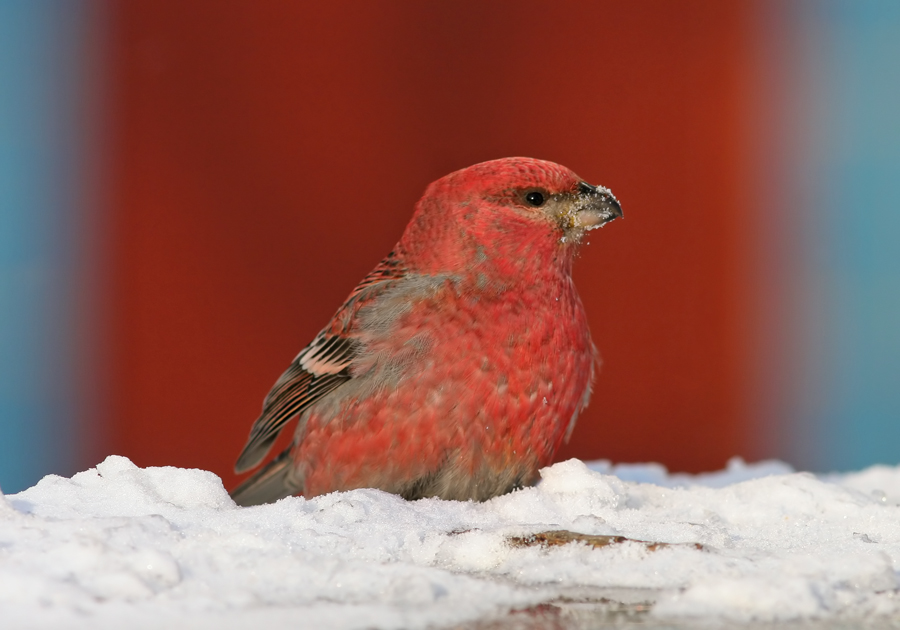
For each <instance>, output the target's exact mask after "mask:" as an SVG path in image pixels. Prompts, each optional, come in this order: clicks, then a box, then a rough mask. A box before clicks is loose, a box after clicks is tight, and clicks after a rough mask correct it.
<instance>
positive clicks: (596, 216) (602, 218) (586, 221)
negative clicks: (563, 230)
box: [575, 182, 622, 230]
mask: <svg viewBox="0 0 900 630" xmlns="http://www.w3.org/2000/svg"><path fill="white" fill-rule="evenodd" d="M576 208H577V210H576V213H575V222H576V224H577V225H578V227H581V228H583V229H585V230H593V229H595V228H598V227H602V226H604V225H606V224H607V223H609V222H610V221H612V220H613V219H618V218H621V217H622V206H620V205H619V201H618V199H616V198H615V196H614V195H613V194H612V191H610V190H609V189H608V188H603V187H602V186H591V185H590V184H588V183H586V182H580V183H579V184H578V193H577V201H576Z"/></svg>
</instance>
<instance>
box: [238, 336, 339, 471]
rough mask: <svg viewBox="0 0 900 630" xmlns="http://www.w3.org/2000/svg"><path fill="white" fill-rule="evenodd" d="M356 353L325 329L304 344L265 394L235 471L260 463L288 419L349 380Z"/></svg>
mask: <svg viewBox="0 0 900 630" xmlns="http://www.w3.org/2000/svg"><path fill="white" fill-rule="evenodd" d="M353 354H354V353H353V346H352V343H351V342H350V340H349V339H346V338H342V337H339V336H337V335H329V334H326V333H320V334H319V335H318V336H317V337H316V338H315V340H314V341H313V342H312V343H311V344H309V345H308V346H307V347H306V348H304V349H303V351H302V352H301V353H300V354H299V355H298V356H297V358H296V359H294V361H293V362H292V363H291V366H290V367H289V368H288V369H287V371H286V372H285V373H284V374H282V375H281V378H279V379H278V381H277V382H276V383H275V385H274V386H273V387H272V390H271V391H270V392H269V395H268V396H266V400H265V401H264V402H263V410H262V414H261V415H260V416H259V418H258V419H257V421H256V422H255V423H253V428H252V429H251V430H250V438H249V439H248V440H247V445H246V446H245V447H244V450H243V451H241V454H240V456H239V457H238V460H237V463H236V464H235V466H234V469H235V471H236V472H243V471H245V470H248V469H250V468H253V467H254V466H256V465H257V464H259V463H260V462H261V461H262V459H263V458H264V457H265V456H266V453H268V452H269V449H270V448H271V447H272V443H273V442H274V441H275V438H277V437H278V434H279V433H280V432H281V430H282V429H283V428H284V425H285V424H286V423H287V421H288V420H290V419H291V418H293V417H294V416H296V415H297V414H300V413H302V412H303V411H304V410H305V409H306V408H307V407H309V406H310V405H311V404H313V403H314V402H316V401H317V400H319V399H320V398H322V396H325V395H326V394H328V393H329V392H331V391H332V390H334V389H335V388H336V387H338V386H339V385H340V384H341V383H343V382H344V381H346V380H348V379H349V378H350V370H349V367H350V362H351V361H352V359H353Z"/></svg>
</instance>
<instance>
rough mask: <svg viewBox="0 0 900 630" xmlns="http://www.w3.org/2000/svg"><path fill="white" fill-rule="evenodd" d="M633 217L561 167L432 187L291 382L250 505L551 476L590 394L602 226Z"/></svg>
mask: <svg viewBox="0 0 900 630" xmlns="http://www.w3.org/2000/svg"><path fill="white" fill-rule="evenodd" d="M621 216H622V209H621V207H620V206H619V203H618V201H617V200H616V198H615V197H614V196H613V195H612V193H611V192H610V191H609V190H607V189H605V188H601V187H596V186H591V185H589V184H587V183H585V182H584V181H583V180H582V179H581V178H580V177H578V176H577V175H575V173H573V172H572V171H570V170H569V169H567V168H566V167H564V166H560V165H559V164H554V163H552V162H545V161H542V160H535V159H531V158H506V159H502V160H494V161H491V162H484V163H481V164H476V165H475V166H470V167H469V168H465V169H463V170H460V171H457V172H455V173H451V174H450V175H447V176H446V177H443V178H442V179H439V180H437V181H436V182H434V183H433V184H431V185H430V186H429V187H428V189H427V190H426V191H425V194H424V196H423V197H422V199H421V200H419V202H418V204H416V208H415V212H414V213H413V217H412V219H411V220H410V222H409V225H408V226H407V227H406V231H405V232H404V233H403V237H402V238H401V239H400V242H399V243H398V244H397V246H396V247H395V248H394V251H392V252H391V253H390V254H388V256H387V258H385V259H384V260H383V261H382V262H381V264H379V265H378V266H377V267H375V269H374V270H373V271H372V273H370V274H369V275H368V276H366V278H365V279H364V280H363V281H362V282H361V283H360V284H359V286H357V287H356V288H355V289H354V290H353V292H352V293H351V294H350V296H349V297H348V298H347V301H346V302H344V304H343V305H342V306H341V307H340V308H339V309H338V312H337V313H336V314H335V316H334V317H333V318H332V320H331V321H330V322H329V323H328V325H326V326H325V328H324V329H323V330H322V331H321V332H320V333H319V334H318V335H316V338H315V339H313V341H312V343H310V344H309V345H308V346H306V347H305V348H304V349H303V350H302V351H301V352H300V354H298V355H297V358H296V359H294V361H293V363H291V366H290V367H289V368H288V370H287V371H286V372H285V373H284V374H283V375H282V376H281V378H280V379H278V382H276V383H275V385H274V387H273V388H272V390H271V391H270V392H269V395H268V396H267V397H266V400H265V402H264V404H263V411H262V415H261V416H260V417H259V419H258V420H257V421H256V422H255V423H254V424H253V428H252V430H251V431H250V438H249V439H248V441H247V444H246V446H245V447H244V450H243V451H242V452H241V454H240V456H239V457H238V460H237V464H236V465H235V470H236V471H237V472H243V471H246V470H249V469H251V468H254V467H256V466H258V465H259V464H260V462H261V461H262V460H263V458H264V457H265V456H266V454H267V453H268V452H269V450H270V449H271V447H272V444H273V442H274V441H275V438H276V437H277V436H278V434H279V433H280V432H281V431H282V430H283V429H284V428H285V427H286V426H287V422H288V421H289V420H290V419H291V418H293V417H295V416H296V417H297V418H298V420H299V422H298V425H297V429H296V432H295V435H294V440H293V443H292V444H291V446H290V447H289V448H288V449H286V450H285V451H284V452H283V453H281V454H280V455H279V456H278V457H276V458H275V459H274V460H273V461H271V462H270V463H268V464H267V465H266V466H264V467H263V468H262V469H260V470H259V471H258V472H256V474H254V475H253V476H252V477H250V478H249V479H247V480H246V481H244V483H242V484H241V485H240V486H239V487H238V488H236V489H235V490H234V491H233V492H232V497H233V498H234V500H235V501H236V502H237V503H238V504H240V505H257V504H260V503H268V502H271V501H276V500H278V499H280V498H282V497H286V496H289V495H292V494H302V495H304V496H306V497H314V496H317V495H320V494H325V493H328V492H334V491H337V490H350V489H353V488H380V489H382V490H386V491H387V492H393V493H396V494H399V495H400V496H402V497H405V498H407V499H417V498H421V497H440V498H443V499H456V500H467V499H474V500H477V501H484V500H486V499H490V498H491V497H495V496H497V495H500V494H503V493H505V492H509V491H511V490H513V489H515V488H519V487H521V486H525V485H530V484H532V483H534V482H535V481H536V480H537V477H538V469H540V468H541V467H543V466H546V465H548V464H550V463H551V461H552V459H553V455H554V453H555V452H556V450H557V449H558V448H559V446H560V444H561V443H562V442H563V440H564V439H567V438H568V436H569V435H570V434H571V432H572V428H573V427H574V425H575V420H576V418H577V417H578V414H579V412H580V411H581V410H582V409H584V408H585V406H586V405H587V403H588V399H589V398H590V394H591V383H592V381H593V376H594V364H595V362H596V349H595V348H594V345H593V343H592V342H591V335H590V330H589V329H588V323H587V317H586V315H585V312H584V307H583V306H582V304H581V299H580V298H579V297H578V293H577V292H576V291H575V285H574V283H573V282H572V275H571V271H572V262H573V259H574V258H575V253H576V252H577V250H578V246H579V245H580V243H581V240H582V236H583V235H584V233H585V232H586V231H587V230H591V229H594V228H597V227H600V226H602V225H603V224H605V223H606V222H608V221H611V220H612V219H614V218H616V217H621Z"/></svg>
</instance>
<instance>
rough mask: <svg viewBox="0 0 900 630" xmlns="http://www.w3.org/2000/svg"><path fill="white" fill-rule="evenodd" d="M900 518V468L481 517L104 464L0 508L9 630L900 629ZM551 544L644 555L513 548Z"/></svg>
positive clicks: (765, 466)
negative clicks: (582, 617) (240, 496)
mask: <svg viewBox="0 0 900 630" xmlns="http://www.w3.org/2000/svg"><path fill="white" fill-rule="evenodd" d="M898 502H900V467H897V468H891V467H886V466H878V467H873V468H870V469H867V470H864V471H861V472H857V473H851V474H845V475H829V476H822V477H816V476H814V475H812V474H809V473H795V472H793V471H792V470H791V469H790V467H788V466H787V465H786V464H783V463H779V462H762V463H758V464H752V465H748V464H744V463H743V462H741V461H740V460H734V461H732V462H731V463H730V464H729V466H728V468H727V469H726V470H724V471H720V472H716V473H710V474H705V475H696V476H689V475H674V474H669V473H668V472H667V471H666V470H665V469H664V468H663V467H662V466H659V465H655V464H648V465H628V466H624V465H622V466H612V465H610V464H609V463H605V462H595V463H591V464H587V465H586V464H584V463H582V462H580V461H578V460H569V461H567V462H562V463H559V464H556V465H554V466H552V467H549V468H546V469H544V470H543V471H542V481H541V483H540V484H539V485H538V486H536V487H534V488H526V489H523V490H520V491H517V492H514V493H512V494H509V495H506V496H502V497H498V498H496V499H493V500H491V501H488V502H486V503H471V502H469V503H461V502H453V501H441V500H437V499H426V500H421V501H415V502H407V501H404V500H403V499H400V498H398V497H396V496H393V495H390V494H386V493H383V492H380V491H377V490H356V491H353V492H346V493H335V494H331V495H327V496H323V497H318V498H315V499H310V500H306V499H303V498H299V497H290V498H287V499H283V500H281V501H279V502H278V503H276V504H273V505H264V506H258V507H251V508H238V507H237V506H235V505H234V503H233V502H232V501H231V499H230V498H229V496H228V494H227V492H226V491H225V489H224V488H223V487H222V483H221V481H220V480H219V478H218V477H216V476H215V475H214V474H212V473H210V472H206V471H203V470H185V469H178V468H169V467H165V468H143V469H142V468H138V467H136V466H135V465H134V464H132V463H131V462H130V461H129V460H127V459H126V458H124V457H116V456H113V457H109V458H107V459H106V461H104V462H103V463H101V464H99V465H98V466H97V467H96V468H92V469H90V470H87V471H85V472H82V473H79V474H77V475H75V476H74V477H72V478H71V479H65V478H62V477H58V476H53V475H50V476H47V477H45V478H44V479H42V480H41V481H40V482H39V483H38V484H37V485H35V486H34V487H32V488H29V489H28V490H25V491H24V492H20V493H18V494H15V495H10V496H6V497H3V496H2V495H0V619H2V624H0V625H2V627H3V628H19V627H27V628H101V629H102V628H122V627H126V626H127V627H128V628H129V630H139V629H141V628H151V627H153V628H156V627H166V628H217V629H218V628H247V627H256V626H257V625H260V624H267V625H268V626H269V627H271V628H282V627H284V628H286V627H297V626H298V625H299V626H302V627H310V628H426V627H448V626H454V625H458V624H464V623H467V622H472V621H475V620H479V619H481V620H484V619H502V618H503V616H504V615H506V614H507V613H508V612H509V611H511V610H521V609H527V608H529V607H533V606H536V605H539V604H541V603H544V602H548V601H555V600H557V601H558V600H560V599H561V598H564V599H566V598H567V599H568V600H578V601H602V600H604V599H605V600H609V599H616V597H617V594H619V595H621V597H619V599H620V601H623V602H625V603H627V602H626V600H628V601H642V602H650V603H652V606H651V607H650V612H649V613H646V614H645V613H642V614H644V615H645V617H644V619H645V620H647V619H651V620H652V619H654V618H655V619H656V620H657V621H659V622H666V623H685V622H688V621H697V620H699V619H702V620H704V621H705V622H710V621H716V620H719V621H723V620H724V621H727V622H768V621H787V620H799V621H810V620H820V621H821V620H825V621H827V620H851V621H860V620H866V621H872V620H876V619H881V620H884V621H897V620H898V619H900V594H898V593H900V591H898V588H900V579H898V562H900V506H898ZM549 530H570V531H572V532H578V533H581V534H590V535H610V536H624V537H627V538H628V539H631V541H626V542H620V543H613V544H610V545H608V546H605V547H601V548H591V547H589V546H587V545H586V544H584V543H579V542H576V543H571V544H567V545H561V546H553V547H542V546H539V545H536V546H519V545H516V544H514V542H513V541H512V540H511V539H513V538H516V537H519V538H522V537H525V538H527V537H528V535H529V534H535V533H539V532H545V531H549ZM637 541H647V542H660V543H669V544H668V545H661V546H656V545H648V544H644V543H642V542H637Z"/></svg>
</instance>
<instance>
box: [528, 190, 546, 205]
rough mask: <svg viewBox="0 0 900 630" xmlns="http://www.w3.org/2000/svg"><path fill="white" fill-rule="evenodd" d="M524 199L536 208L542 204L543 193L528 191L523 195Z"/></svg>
mask: <svg viewBox="0 0 900 630" xmlns="http://www.w3.org/2000/svg"><path fill="white" fill-rule="evenodd" d="M525 201H527V202H528V205H531V206H534V207H535V208H538V207H540V206H543V205H544V195H542V194H541V193H539V192H530V193H528V194H527V195H525Z"/></svg>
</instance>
